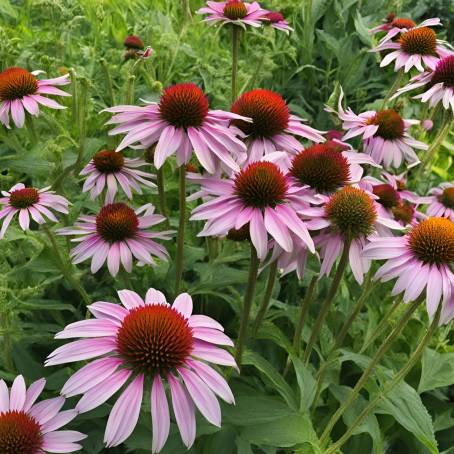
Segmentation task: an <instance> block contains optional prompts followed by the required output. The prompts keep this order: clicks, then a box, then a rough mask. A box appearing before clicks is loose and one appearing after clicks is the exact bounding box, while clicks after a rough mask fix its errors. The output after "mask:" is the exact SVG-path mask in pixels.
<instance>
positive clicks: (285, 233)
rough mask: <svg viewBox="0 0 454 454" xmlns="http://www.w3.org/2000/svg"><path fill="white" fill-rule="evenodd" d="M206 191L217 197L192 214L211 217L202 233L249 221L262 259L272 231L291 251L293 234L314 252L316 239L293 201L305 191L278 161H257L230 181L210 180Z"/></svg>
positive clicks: (219, 231) (194, 217) (224, 231)
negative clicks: (296, 185)
mask: <svg viewBox="0 0 454 454" xmlns="http://www.w3.org/2000/svg"><path fill="white" fill-rule="evenodd" d="M205 190H206V191H207V193H210V195H211V196H213V199H212V200H210V201H209V202H206V203H204V204H202V205H200V206H198V207H197V208H196V209H194V210H193V212H192V216H191V220H193V221H195V220H208V222H207V223H206V224H205V227H204V229H203V230H202V231H201V232H200V233H199V236H212V235H214V236H217V235H225V234H227V232H228V231H229V230H230V229H232V228H234V229H240V228H241V227H243V226H244V225H246V224H247V223H249V232H250V237H251V241H252V244H253V245H254V247H255V249H256V250H257V256H258V257H259V258H260V259H264V258H265V257H266V255H267V252H268V234H270V235H271V236H272V237H273V238H274V239H275V240H276V243H277V244H279V245H280V246H281V247H282V249H284V250H285V251H287V252H291V251H292V249H293V240H292V236H293V235H296V236H298V237H300V238H301V240H302V241H303V242H304V243H305V244H306V245H307V247H308V249H309V250H310V251H311V252H313V251H314V244H313V241H312V238H311V237H310V235H309V232H308V231H307V228H306V226H305V224H304V222H303V221H302V220H301V219H300V218H299V217H298V216H297V214H296V212H295V208H294V206H293V204H292V201H291V200H292V199H298V196H299V193H300V192H301V190H300V189H298V188H297V187H295V186H294V184H293V183H292V181H291V179H290V178H288V177H287V176H286V175H284V174H283V173H282V171H281V170H280V169H279V167H278V166H277V165H276V164H274V163H272V162H267V161H258V162H254V163H252V164H249V165H248V166H246V167H245V168H243V169H242V170H241V171H240V172H238V173H237V174H235V175H234V176H233V177H232V178H230V179H228V180H218V181H212V182H209V184H207V185H206V187H205Z"/></svg>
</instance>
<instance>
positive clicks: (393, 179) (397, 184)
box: [382, 172, 430, 205]
mask: <svg viewBox="0 0 454 454" xmlns="http://www.w3.org/2000/svg"><path fill="white" fill-rule="evenodd" d="M382 177H383V179H384V180H385V181H386V182H387V183H388V184H390V185H391V186H392V187H393V188H394V189H395V190H396V191H397V193H398V195H399V198H401V199H402V200H407V201H408V202H410V203H414V204H416V205H420V204H427V203H430V198H429V197H422V196H420V195H418V194H416V192H413V191H410V190H409V189H408V188H407V177H406V172H403V173H401V174H399V175H393V174H391V173H388V172H382Z"/></svg>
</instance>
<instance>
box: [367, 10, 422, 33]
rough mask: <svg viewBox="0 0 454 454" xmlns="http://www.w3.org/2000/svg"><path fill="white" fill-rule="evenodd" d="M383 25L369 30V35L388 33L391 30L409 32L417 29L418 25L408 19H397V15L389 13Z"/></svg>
mask: <svg viewBox="0 0 454 454" xmlns="http://www.w3.org/2000/svg"><path fill="white" fill-rule="evenodd" d="M382 22H383V23H382V24H381V25H377V26H376V27H374V28H371V29H370V30H369V33H370V34H372V35H375V34H376V33H379V32H388V31H390V30H391V29H398V30H408V29H410V28H413V27H416V23H415V22H413V21H412V20H411V19H408V18H406V17H396V14H395V13H389V14H388V15H387V16H386V17H385V18H384V19H383V21H382Z"/></svg>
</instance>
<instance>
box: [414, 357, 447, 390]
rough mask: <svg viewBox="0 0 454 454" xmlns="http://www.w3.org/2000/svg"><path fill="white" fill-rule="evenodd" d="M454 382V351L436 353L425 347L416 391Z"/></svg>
mask: <svg viewBox="0 0 454 454" xmlns="http://www.w3.org/2000/svg"><path fill="white" fill-rule="evenodd" d="M452 384H454V353H438V352H436V351H435V350H431V349H430V348H426V350H425V351H424V354H423V357H422V371H421V379H420V381H419V386H418V392H419V393H423V392H425V391H429V390H432V389H436V388H440V387H442V386H451V385H452Z"/></svg>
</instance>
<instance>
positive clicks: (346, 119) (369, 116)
mask: <svg viewBox="0 0 454 454" xmlns="http://www.w3.org/2000/svg"><path fill="white" fill-rule="evenodd" d="M342 99H343V92H341V95H340V97H339V103H338V112H335V111H334V110H333V109H331V108H330V107H327V108H326V110H327V111H328V112H333V113H336V114H337V115H338V116H339V118H340V119H341V120H342V122H343V123H342V127H343V129H344V130H346V131H347V132H346V134H345V135H344V137H343V138H342V140H348V139H351V138H352V137H357V136H362V140H363V144H364V152H365V153H367V154H370V155H371V156H372V158H373V159H374V161H375V162H377V163H378V164H381V163H383V164H384V166H385V167H387V168H388V167H391V166H393V167H399V166H400V165H401V164H402V161H403V160H405V161H407V162H408V163H409V165H410V166H414V165H417V164H418V163H419V162H420V161H419V158H418V156H417V155H416V153H415V151H414V149H419V150H427V149H428V148H429V147H428V145H427V144H425V143H423V142H421V141H419V140H416V139H414V138H413V137H411V136H410V134H409V133H408V130H409V128H410V126H412V125H416V124H418V123H419V121H418V120H409V119H407V120H405V119H403V118H402V117H401V116H400V115H399V114H398V113H397V112H396V111H395V110H393V109H385V110H379V111H377V112H376V111H374V110H369V111H367V112H363V113H361V114H359V115H357V114H355V113H354V112H353V110H352V109H350V108H349V107H348V108H347V109H346V110H344V108H343V107H342Z"/></svg>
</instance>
